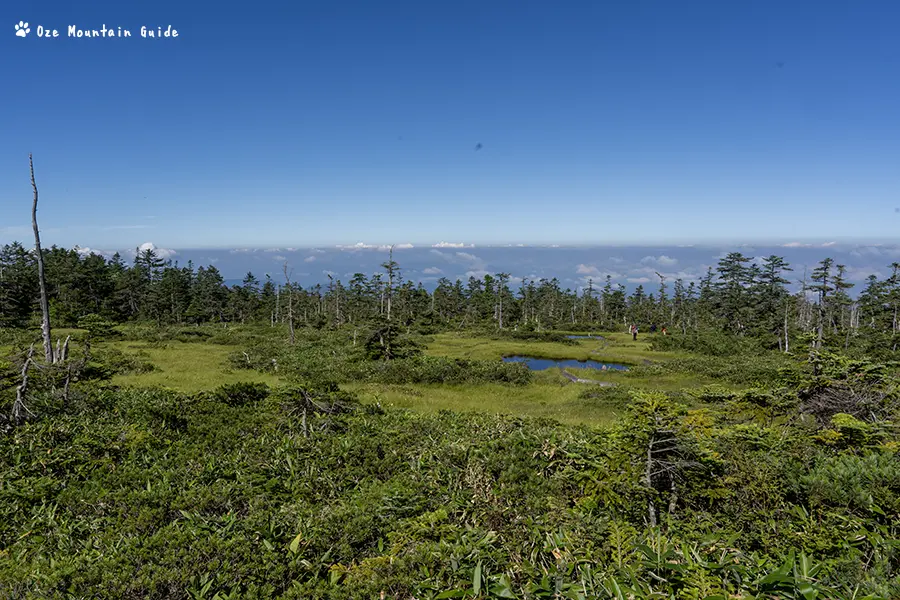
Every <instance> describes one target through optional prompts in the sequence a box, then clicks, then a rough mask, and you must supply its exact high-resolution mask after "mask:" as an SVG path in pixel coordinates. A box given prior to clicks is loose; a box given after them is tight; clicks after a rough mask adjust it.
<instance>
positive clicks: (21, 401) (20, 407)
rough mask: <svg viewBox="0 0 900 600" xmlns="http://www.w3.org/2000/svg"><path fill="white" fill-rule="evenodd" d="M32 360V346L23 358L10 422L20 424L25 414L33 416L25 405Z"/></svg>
mask: <svg viewBox="0 0 900 600" xmlns="http://www.w3.org/2000/svg"><path fill="white" fill-rule="evenodd" d="M33 358H34V344H32V345H31V347H30V348H29V349H28V355H27V356H26V357H25V364H23V365H22V383H20V384H19V386H18V387H17V388H16V401H15V402H14V403H13V407H12V415H11V416H12V422H13V423H20V422H21V421H22V420H23V419H24V417H25V415H26V414H28V415H31V416H32V417H33V416H34V413H33V412H31V411H30V410H28V405H27V404H25V394H27V393H28V368H29V367H31V363H32V362H33Z"/></svg>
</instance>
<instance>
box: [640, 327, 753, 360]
mask: <svg viewBox="0 0 900 600" xmlns="http://www.w3.org/2000/svg"><path fill="white" fill-rule="evenodd" d="M651 348H652V349H653V350H661V351H665V350H669V351H672V350H683V351H686V352H696V353H697V354H703V355H706V356H734V355H737V354H758V353H761V352H764V351H765V350H767V348H766V347H765V346H764V345H763V343H762V342H761V341H760V340H759V339H758V338H755V337H743V336H736V335H730V334H727V333H723V332H718V331H702V332H700V331H690V332H688V333H686V334H683V333H677V332H676V333H670V334H669V335H657V336H656V337H655V338H654V339H653V342H652V343H651Z"/></svg>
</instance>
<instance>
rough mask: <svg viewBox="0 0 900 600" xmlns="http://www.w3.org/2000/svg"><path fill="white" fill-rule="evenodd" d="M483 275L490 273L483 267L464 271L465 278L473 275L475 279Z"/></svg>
mask: <svg viewBox="0 0 900 600" xmlns="http://www.w3.org/2000/svg"><path fill="white" fill-rule="evenodd" d="M485 275H490V273H489V272H487V271H485V270H484V269H478V270H474V271H466V278H469V277H474V278H475V279H482V278H483V277H484V276H485Z"/></svg>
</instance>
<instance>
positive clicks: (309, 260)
mask: <svg viewBox="0 0 900 600" xmlns="http://www.w3.org/2000/svg"><path fill="white" fill-rule="evenodd" d="M315 261H316V257H315V256H307V257H306V258H304V259H303V262H307V263H311V262H315Z"/></svg>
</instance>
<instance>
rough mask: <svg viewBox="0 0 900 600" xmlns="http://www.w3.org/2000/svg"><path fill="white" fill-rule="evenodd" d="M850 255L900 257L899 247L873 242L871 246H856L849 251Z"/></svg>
mask: <svg viewBox="0 0 900 600" xmlns="http://www.w3.org/2000/svg"><path fill="white" fill-rule="evenodd" d="M850 256H856V257H863V256H882V257H888V258H897V257H900V248H898V247H887V246H881V245H878V244H873V245H871V246H858V247H856V248H854V249H853V250H851V251H850Z"/></svg>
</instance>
